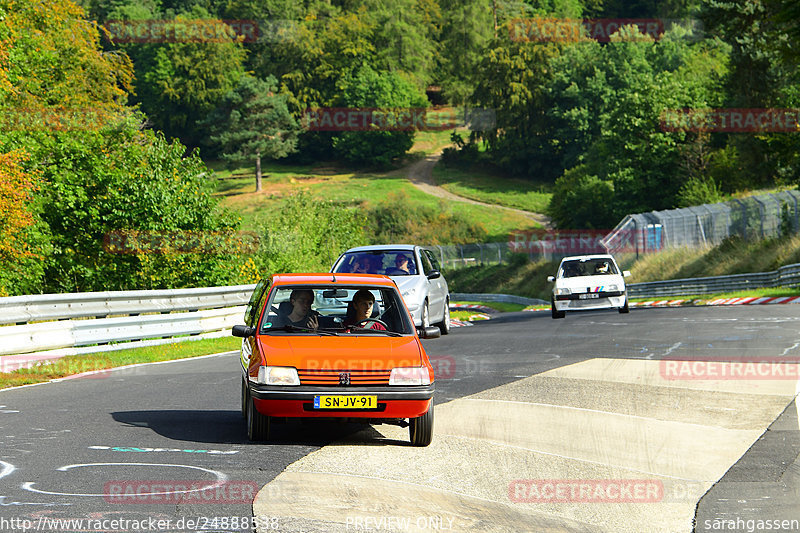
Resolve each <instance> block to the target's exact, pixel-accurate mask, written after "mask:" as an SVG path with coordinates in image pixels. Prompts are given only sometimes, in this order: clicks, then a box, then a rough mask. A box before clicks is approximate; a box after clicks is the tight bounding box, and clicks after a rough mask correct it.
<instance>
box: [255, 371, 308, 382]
mask: <svg viewBox="0 0 800 533" xmlns="http://www.w3.org/2000/svg"><path fill="white" fill-rule="evenodd" d="M258 382H259V383H260V384H261V385H300V377H299V376H298V375H297V369H296V368H294V367H290V366H261V367H259V368H258Z"/></svg>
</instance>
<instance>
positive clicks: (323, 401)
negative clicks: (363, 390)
mask: <svg viewBox="0 0 800 533" xmlns="http://www.w3.org/2000/svg"><path fill="white" fill-rule="evenodd" d="M377 407H378V397H377V396H314V409H376V408H377Z"/></svg>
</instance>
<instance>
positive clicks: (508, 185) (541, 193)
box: [433, 165, 552, 213]
mask: <svg viewBox="0 0 800 533" xmlns="http://www.w3.org/2000/svg"><path fill="white" fill-rule="evenodd" d="M433 177H434V180H435V181H436V184H437V185H439V186H440V187H442V188H443V189H445V190H446V191H448V192H451V193H453V194H456V195H458V196H463V197H465V198H470V199H472V200H477V201H479V202H485V203H490V204H495V205H502V206H505V207H513V208H516V209H522V210H524V211H531V212H533V213H545V212H546V210H547V205H548V204H549V203H550V197H551V196H552V193H551V189H552V184H549V183H536V182H531V181H527V180H520V179H513V178H506V177H503V176H500V175H497V174H492V173H486V172H480V171H470V172H467V171H465V170H462V169H458V168H449V167H444V166H442V165H437V166H436V167H435V168H434V169H433Z"/></svg>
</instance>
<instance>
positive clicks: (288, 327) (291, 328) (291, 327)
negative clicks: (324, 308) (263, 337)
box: [267, 324, 339, 336]
mask: <svg viewBox="0 0 800 533" xmlns="http://www.w3.org/2000/svg"><path fill="white" fill-rule="evenodd" d="M267 331H286V332H287V333H292V332H294V331H298V332H302V333H318V334H320V335H335V336H338V335H339V334H338V333H336V332H335V331H329V330H326V329H311V328H304V327H302V326H294V325H292V324H286V325H285V326H280V327H277V328H269V329H268V330H267Z"/></svg>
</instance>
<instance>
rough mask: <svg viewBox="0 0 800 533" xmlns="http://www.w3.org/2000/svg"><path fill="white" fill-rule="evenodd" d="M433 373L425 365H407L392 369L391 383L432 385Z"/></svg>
mask: <svg viewBox="0 0 800 533" xmlns="http://www.w3.org/2000/svg"><path fill="white" fill-rule="evenodd" d="M430 384H431V375H430V374H429V373H428V369H427V368H425V367H424V366H407V367H397V368H393V369H392V373H391V374H389V385H430Z"/></svg>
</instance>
